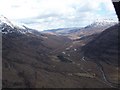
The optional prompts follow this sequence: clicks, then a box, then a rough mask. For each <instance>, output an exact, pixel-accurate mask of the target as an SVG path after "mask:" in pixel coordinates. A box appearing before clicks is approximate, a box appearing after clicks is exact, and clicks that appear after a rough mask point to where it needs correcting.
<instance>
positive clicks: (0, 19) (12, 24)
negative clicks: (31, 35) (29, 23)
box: [0, 15, 25, 29]
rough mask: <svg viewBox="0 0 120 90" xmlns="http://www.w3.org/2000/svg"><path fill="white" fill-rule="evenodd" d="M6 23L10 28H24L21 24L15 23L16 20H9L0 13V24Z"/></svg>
mask: <svg viewBox="0 0 120 90" xmlns="http://www.w3.org/2000/svg"><path fill="white" fill-rule="evenodd" d="M3 23H5V24H7V25H8V26H10V27H11V28H19V29H25V28H24V27H23V26H22V25H21V24H19V23H16V22H11V21H10V20H9V19H8V18H6V17H5V16H3V15H0V24H3Z"/></svg>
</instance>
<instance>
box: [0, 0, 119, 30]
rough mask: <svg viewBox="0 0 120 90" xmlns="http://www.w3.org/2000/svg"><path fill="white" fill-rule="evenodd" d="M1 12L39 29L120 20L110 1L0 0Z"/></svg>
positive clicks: (14, 19)
mask: <svg viewBox="0 0 120 90" xmlns="http://www.w3.org/2000/svg"><path fill="white" fill-rule="evenodd" d="M0 14H3V15H4V16H6V17H7V18H9V19H10V20H12V21H15V22H18V23H23V24H26V25H27V26H29V27H31V28H35V29H39V30H43V29H52V28H60V27H81V26H85V25H88V24H90V23H92V22H94V21H95V20H96V19H113V20H114V21H117V16H116V14H115V11H114V7H113V5H112V2H111V1H110V0H92V1H91V0H0Z"/></svg>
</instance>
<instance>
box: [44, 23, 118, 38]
mask: <svg viewBox="0 0 120 90" xmlns="http://www.w3.org/2000/svg"><path fill="white" fill-rule="evenodd" d="M115 24H117V22H110V21H99V22H94V23H92V24H90V25H88V26H86V27H76V28H59V29H51V30H44V31H42V32H43V33H49V34H55V35H63V36H69V37H70V38H71V39H78V38H81V37H84V36H89V35H92V34H96V33H100V32H102V31H104V30H105V29H107V28H109V27H111V26H113V25H115Z"/></svg>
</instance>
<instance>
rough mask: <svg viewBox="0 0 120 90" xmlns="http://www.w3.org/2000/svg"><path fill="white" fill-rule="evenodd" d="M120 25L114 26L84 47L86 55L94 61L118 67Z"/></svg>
mask: <svg viewBox="0 0 120 90" xmlns="http://www.w3.org/2000/svg"><path fill="white" fill-rule="evenodd" d="M119 30H120V24H117V25H115V26H112V27H110V28H108V29H106V30H105V31H104V32H102V33H101V34H100V35H99V36H98V37H96V38H95V39H94V40H92V41H91V42H89V43H88V44H87V45H85V46H84V47H83V51H84V55H85V56H86V57H89V58H92V59H93V60H96V61H97V62H99V61H104V62H106V63H109V64H114V65H118V54H119V51H118V45H119V44H120V42H119V41H118V32H119Z"/></svg>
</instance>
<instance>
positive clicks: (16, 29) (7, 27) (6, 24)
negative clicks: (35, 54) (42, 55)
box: [0, 16, 39, 34]
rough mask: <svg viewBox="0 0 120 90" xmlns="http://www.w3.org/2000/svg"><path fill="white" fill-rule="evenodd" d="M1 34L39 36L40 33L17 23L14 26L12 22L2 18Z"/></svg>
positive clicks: (0, 20)
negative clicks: (31, 34)
mask: <svg viewBox="0 0 120 90" xmlns="http://www.w3.org/2000/svg"><path fill="white" fill-rule="evenodd" d="M0 32H2V34H8V33H19V34H27V33H33V34H39V33H38V31H36V30H33V29H30V28H28V27H26V26H25V25H18V24H16V23H14V24H13V23H12V22H11V21H9V20H8V19H7V18H6V17H4V16H0Z"/></svg>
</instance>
